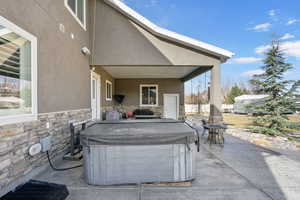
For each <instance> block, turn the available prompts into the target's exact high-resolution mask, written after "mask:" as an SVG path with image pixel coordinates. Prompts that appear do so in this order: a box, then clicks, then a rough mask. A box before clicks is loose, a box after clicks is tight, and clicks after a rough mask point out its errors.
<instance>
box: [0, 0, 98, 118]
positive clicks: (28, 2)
mask: <svg viewBox="0 0 300 200" xmlns="http://www.w3.org/2000/svg"><path fill="white" fill-rule="evenodd" d="M92 1H93V0H87V8H89V7H90V6H91V5H92V4H90V3H91V2H92ZM88 11H89V9H87V30H84V29H83V28H82V27H81V26H80V25H79V23H78V22H77V21H76V20H75V19H74V17H73V16H72V15H71V13H70V12H69V11H68V10H67V8H66V7H65V5H64V0H42V1H35V0H9V1H5V0H3V1H1V6H0V15H1V16H3V17H5V18H6V19H8V20H9V21H11V22H13V23H15V24H16V25H17V26H19V27H21V28H22V29H24V30H26V31H27V32H29V33H31V34H33V35H34V36H36V37H37V41H38V112H39V113H47V112H56V111H64V110H74V109H82V108H90V68H89V57H88V56H84V55H83V54H82V53H81V48H82V47H84V46H86V47H88V48H90V41H89V31H90V26H89V22H90V20H89V19H90V15H89V12H88ZM60 24H63V25H64V27H65V32H64V33H63V32H61V31H60V30H59V25H60ZM71 34H74V39H72V38H71V36H70V35H71Z"/></svg>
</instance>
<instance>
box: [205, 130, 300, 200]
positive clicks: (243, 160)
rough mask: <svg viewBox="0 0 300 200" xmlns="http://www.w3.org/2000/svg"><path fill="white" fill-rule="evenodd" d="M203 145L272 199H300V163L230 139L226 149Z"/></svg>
mask: <svg viewBox="0 0 300 200" xmlns="http://www.w3.org/2000/svg"><path fill="white" fill-rule="evenodd" d="M202 145H203V146H204V148H205V149H206V150H207V151H209V152H211V153H212V154H213V155H214V156H216V157H217V158H218V159H219V160H220V161H222V162H224V163H225V164H226V165H227V166H228V167H230V168H231V169H232V170H234V171H235V172H236V173H238V174H240V175H241V176H242V177H244V178H245V179H246V180H247V181H248V182H249V183H250V184H251V185H252V186H253V187H255V188H257V189H258V190H260V191H262V192H263V193H265V194H266V195H267V196H268V197H269V198H270V199H278V200H282V199H295V200H296V199H300V175H299V171H300V163H299V162H297V161H295V160H291V159H289V158H288V157H286V156H285V155H282V154H281V153H279V152H276V151H273V150H270V149H267V148H263V147H260V146H257V145H254V144H251V143H248V142H246V141H243V140H241V139H239V138H236V137H233V136H230V135H226V136H225V145H224V147H221V146H218V145H211V146H210V145H207V144H202Z"/></svg>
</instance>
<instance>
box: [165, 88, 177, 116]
mask: <svg viewBox="0 0 300 200" xmlns="http://www.w3.org/2000/svg"><path fill="white" fill-rule="evenodd" d="M167 96H171V97H176V98H177V105H176V120H178V118H179V101H180V99H179V97H180V95H179V94H177V93H176V94H168V93H166V94H164V108H163V109H164V117H166V111H165V109H166V107H165V106H166V97H167Z"/></svg>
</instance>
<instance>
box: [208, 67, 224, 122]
mask: <svg viewBox="0 0 300 200" xmlns="http://www.w3.org/2000/svg"><path fill="white" fill-rule="evenodd" d="M220 73H221V72H220V64H216V65H214V66H213V68H212V69H211V83H210V93H209V95H210V96H209V97H210V113H209V123H210V124H221V123H222V122H223V117H222V111H221V109H222V93H221V76H220Z"/></svg>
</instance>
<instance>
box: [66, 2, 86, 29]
mask: <svg viewBox="0 0 300 200" xmlns="http://www.w3.org/2000/svg"><path fill="white" fill-rule="evenodd" d="M74 1H75V10H76V13H74V12H73V10H72V9H71V8H70V6H69V4H68V0H65V7H66V8H67V9H68V11H69V12H70V13H71V14H72V16H73V17H74V18H75V20H76V21H77V22H78V23H79V25H80V26H81V27H82V28H83V29H84V30H85V31H86V0H83V9H84V10H83V22H81V21H80V19H79V17H78V16H77V12H78V11H77V1H78V0H74Z"/></svg>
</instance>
